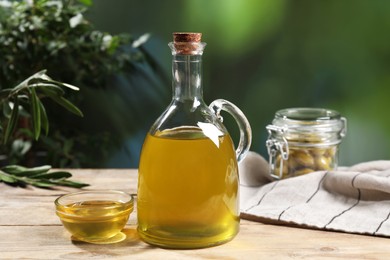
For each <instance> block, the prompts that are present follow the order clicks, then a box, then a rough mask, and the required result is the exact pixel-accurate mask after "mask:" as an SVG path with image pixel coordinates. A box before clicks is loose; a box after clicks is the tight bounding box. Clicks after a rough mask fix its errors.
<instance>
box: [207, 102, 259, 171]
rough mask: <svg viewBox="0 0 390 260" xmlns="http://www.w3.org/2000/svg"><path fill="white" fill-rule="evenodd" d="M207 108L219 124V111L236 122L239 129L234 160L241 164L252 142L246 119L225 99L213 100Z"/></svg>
mask: <svg viewBox="0 0 390 260" xmlns="http://www.w3.org/2000/svg"><path fill="white" fill-rule="evenodd" d="M209 108H210V109H211V110H212V111H213V112H214V113H215V115H216V116H217V117H218V119H219V120H220V121H221V122H222V121H223V118H222V116H221V115H220V114H221V110H224V111H226V112H228V113H229V114H231V115H232V117H233V118H234V119H235V120H236V122H237V124H238V128H239V129H240V141H239V143H238V146H237V149H236V158H237V162H238V163H239V162H241V161H242V160H243V159H244V158H245V156H246V153H247V152H248V150H249V148H250V146H251V142H252V129H251V126H250V124H249V121H248V119H247V118H246V117H245V115H244V113H242V111H241V110H240V109H239V108H238V107H237V106H236V105H234V104H233V103H231V102H229V101H227V100H225V99H216V100H214V101H213V102H212V103H211V104H210V105H209Z"/></svg>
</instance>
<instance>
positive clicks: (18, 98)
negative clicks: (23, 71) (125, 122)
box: [0, 70, 88, 188]
mask: <svg viewBox="0 0 390 260" xmlns="http://www.w3.org/2000/svg"><path fill="white" fill-rule="evenodd" d="M65 88H67V89H71V90H74V91H78V90H79V88H77V87H75V86H72V85H70V84H66V83H62V82H58V81H55V80H53V79H51V78H50V77H49V76H48V75H46V70H42V71H39V72H37V73H35V74H34V75H32V76H30V77H28V78H27V79H25V80H24V81H23V82H21V83H20V84H18V85H17V86H16V87H14V88H7V89H2V90H0V104H1V106H2V109H3V114H4V116H5V118H6V123H5V127H4V128H5V129H4V128H3V127H2V126H0V130H1V131H2V132H3V135H2V138H3V144H4V145H5V144H7V142H8V141H9V139H10V137H11V136H12V135H13V134H14V133H15V130H16V129H17V128H18V123H19V118H20V116H21V115H25V116H26V115H27V116H29V117H30V120H31V123H32V133H33V137H34V139H35V140H38V139H39V137H40V135H41V132H42V130H43V131H44V133H45V134H46V135H47V134H48V132H49V120H48V117H47V113H46V109H45V106H44V105H43V103H42V101H41V99H43V98H50V99H51V100H53V101H54V102H55V103H57V104H58V105H60V106H62V107H63V108H65V109H66V110H68V111H69V112H71V113H73V114H75V115H77V116H80V117H82V116H83V113H82V112H81V111H80V110H79V109H78V108H77V107H76V106H75V105H74V104H73V103H72V102H70V101H69V100H68V99H66V98H65V97H64V95H65V91H64V89H65ZM50 169H51V166H49V165H45V166H40V167H34V168H26V167H23V166H19V165H8V166H5V167H3V168H1V169H0V181H2V182H5V183H8V184H20V185H26V184H30V185H34V186H37V187H52V186H55V185H59V186H70V187H76V188H80V187H84V186H87V185H88V184H85V183H80V182H74V181H69V180H67V179H68V178H70V177H71V176H72V175H71V174H70V173H69V172H65V171H57V172H50V173H49V170H50Z"/></svg>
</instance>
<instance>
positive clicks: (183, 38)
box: [173, 32, 202, 42]
mask: <svg viewBox="0 0 390 260" xmlns="http://www.w3.org/2000/svg"><path fill="white" fill-rule="evenodd" d="M201 38H202V34H201V33H190V32H175V33H173V41H174V42H200V40H201Z"/></svg>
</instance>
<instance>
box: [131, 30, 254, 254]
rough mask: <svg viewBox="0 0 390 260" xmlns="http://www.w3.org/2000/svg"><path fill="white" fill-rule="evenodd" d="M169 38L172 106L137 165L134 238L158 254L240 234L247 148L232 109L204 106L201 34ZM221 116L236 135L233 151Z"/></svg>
mask: <svg viewBox="0 0 390 260" xmlns="http://www.w3.org/2000/svg"><path fill="white" fill-rule="evenodd" d="M173 36H174V41H173V42H171V43H169V47H170V48H171V50H172V55H173V62H172V76H173V97H172V101H171V103H170V104H169V106H168V108H167V109H166V110H165V111H164V112H163V114H162V115H161V116H160V117H159V118H158V119H157V121H156V122H155V123H154V124H153V125H152V127H151V129H150V130H149V132H148V134H147V136H146V138H145V141H144V144H143V147H142V152H141V158H140V163H139V177H138V201H137V212H138V213H137V214H138V233H139V235H140V237H141V239H142V240H144V241H145V242H147V243H149V244H153V245H157V246H160V247H165V248H201V247H208V246H212V245H217V244H221V243H224V242H227V241H229V240H231V239H233V238H234V236H235V235H236V234H237V233H238V230H239V221H240V219H239V206H238V199H239V197H238V196H239V190H238V187H239V180H238V167H237V162H240V161H241V160H242V159H243V158H244V156H245V154H246V152H247V151H248V149H249V147H250V144H251V128H250V125H249V122H248V120H247V119H246V118H245V116H244V115H243V113H242V112H241V111H240V110H239V109H238V108H237V107H236V106H235V105H233V104H232V103H230V102H228V101H226V100H222V99H218V100H215V101H214V102H212V103H211V104H210V106H207V105H206V104H205V103H204V101H203V97H202V95H203V94H202V82H201V58H202V54H203V50H204V47H205V45H206V44H205V43H203V42H201V41H200V40H201V34H200V33H174V34H173ZM221 110H224V111H227V112H228V113H230V114H231V115H232V116H233V118H235V120H236V121H237V123H238V126H239V128H240V141H239V144H238V148H237V150H236V151H235V150H234V144H233V142H232V139H231V137H230V136H229V134H228V132H227V130H226V128H225V127H224V125H223V124H222V117H221V116H220V112H221Z"/></svg>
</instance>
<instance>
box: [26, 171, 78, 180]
mask: <svg viewBox="0 0 390 260" xmlns="http://www.w3.org/2000/svg"><path fill="white" fill-rule="evenodd" d="M69 177H72V174H70V173H69V172H65V171H58V172H51V173H41V174H37V175H33V176H31V178H32V179H62V178H69Z"/></svg>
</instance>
